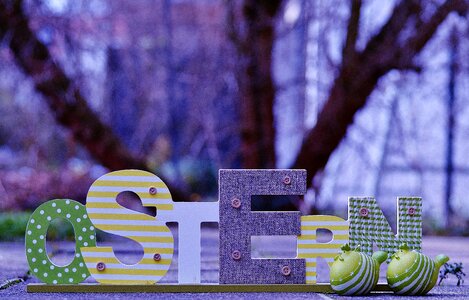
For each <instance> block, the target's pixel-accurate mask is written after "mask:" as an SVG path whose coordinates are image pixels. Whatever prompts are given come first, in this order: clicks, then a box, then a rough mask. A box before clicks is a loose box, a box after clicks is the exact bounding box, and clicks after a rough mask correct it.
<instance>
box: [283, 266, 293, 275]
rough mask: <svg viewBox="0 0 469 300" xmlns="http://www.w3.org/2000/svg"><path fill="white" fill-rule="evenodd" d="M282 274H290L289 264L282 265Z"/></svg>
mask: <svg viewBox="0 0 469 300" xmlns="http://www.w3.org/2000/svg"><path fill="white" fill-rule="evenodd" d="M282 274H283V275H284V276H288V275H290V274H291V269H290V267H289V266H283V267H282Z"/></svg>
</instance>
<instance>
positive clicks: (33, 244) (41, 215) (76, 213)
mask: <svg viewBox="0 0 469 300" xmlns="http://www.w3.org/2000/svg"><path fill="white" fill-rule="evenodd" d="M57 218H62V219H65V220H67V221H69V222H70V223H71V224H72V226H73V229H74V232H75V244H76V246H75V257H74V259H73V261H72V262H71V263H70V264H69V265H67V266H57V265H55V264H54V263H53V262H51V261H50V259H49V257H48V255H47V251H46V236H47V229H48V228H49V224H50V222H51V221H52V220H54V219H57ZM25 243H26V257H27V259H28V263H29V268H30V269H31V272H32V273H33V274H34V275H35V276H36V277H38V278H39V279H40V280H41V281H43V282H44V283H47V284H77V283H80V282H82V281H83V280H85V279H86V278H87V277H88V276H90V273H89V271H88V269H87V267H86V264H85V262H84V260H83V257H82V256H81V251H80V247H94V246H96V231H95V228H94V226H93V224H92V223H91V221H90V219H89V218H88V214H87V213H86V207H85V206H84V205H82V204H81V203H79V202H77V201H74V200H70V199H55V200H51V201H48V202H46V203H44V204H42V205H41V206H39V207H38V208H37V209H36V210H35V211H34V213H33V214H32V215H31V217H30V219H29V222H28V225H27V227H26V235H25Z"/></svg>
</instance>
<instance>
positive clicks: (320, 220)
mask: <svg viewBox="0 0 469 300" xmlns="http://www.w3.org/2000/svg"><path fill="white" fill-rule="evenodd" d="M318 229H327V230H330V231H331V232H332V240H331V241H330V242H328V243H318V242H317V241H316V231H317V230H318ZM348 231H349V222H348V221H346V220H344V219H342V218H340V217H336V216H327V215H315V216H302V217H301V235H300V236H299V237H298V245H297V247H298V258H304V259H305V260H306V283H307V284H315V283H316V281H317V272H316V262H317V258H318V257H322V258H324V259H325V260H326V261H327V264H328V265H329V267H330V266H331V265H332V263H333V262H334V258H335V257H336V256H337V254H338V253H339V250H340V247H342V245H344V244H345V243H347V242H348V240H349V234H348Z"/></svg>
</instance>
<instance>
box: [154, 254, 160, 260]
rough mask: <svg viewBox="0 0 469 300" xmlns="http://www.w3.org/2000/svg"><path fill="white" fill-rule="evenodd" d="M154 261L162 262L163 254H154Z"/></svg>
mask: <svg viewBox="0 0 469 300" xmlns="http://www.w3.org/2000/svg"><path fill="white" fill-rule="evenodd" d="M153 260H154V261H160V260H161V254H159V253H155V254H153Z"/></svg>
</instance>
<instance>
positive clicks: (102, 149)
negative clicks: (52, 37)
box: [0, 0, 189, 200]
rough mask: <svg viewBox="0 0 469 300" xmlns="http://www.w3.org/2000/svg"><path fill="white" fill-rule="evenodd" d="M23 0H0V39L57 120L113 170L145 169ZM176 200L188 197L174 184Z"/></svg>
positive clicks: (172, 190)
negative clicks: (41, 33) (32, 23)
mask: <svg viewBox="0 0 469 300" xmlns="http://www.w3.org/2000/svg"><path fill="white" fill-rule="evenodd" d="M22 4H23V1H21V0H3V1H0V39H4V38H5V37H9V39H8V40H6V43H7V44H8V46H9V48H10V50H11V52H12V53H13V56H14V58H15V60H16V62H17V63H18V65H19V66H20V67H21V69H22V70H23V71H24V72H25V73H26V74H27V75H29V76H30V78H31V79H32V81H33V83H34V86H35V88H36V90H37V91H38V92H40V93H41V94H42V95H43V96H44V100H45V101H46V102H47V104H48V106H49V108H50V110H51V112H52V113H53V114H54V117H55V119H56V121H57V122H58V123H59V124H61V125H63V126H64V127H66V128H67V129H69V130H70V131H71V132H72V134H73V137H74V139H75V140H76V141H78V142H79V143H81V144H82V145H83V146H85V148H86V149H87V150H88V152H89V153H90V154H91V156H92V157H93V158H95V159H96V160H97V161H98V162H99V163H101V164H102V165H103V166H104V167H106V168H108V169H110V170H118V169H129V168H136V169H143V170H147V169H148V166H147V165H146V163H145V162H144V159H143V158H141V157H137V156H135V155H133V154H132V153H131V152H130V151H129V150H128V149H127V147H126V146H125V145H124V144H123V143H122V142H121V141H120V140H119V139H118V138H117V137H116V136H115V134H114V133H113V132H112V130H111V128H109V127H108V126H106V125H105V124H103V123H102V122H101V120H100V118H99V116H98V115H97V114H96V113H95V112H94V111H93V110H92V109H91V108H90V107H89V106H88V104H87V102H86V100H85V99H84V98H83V95H82V94H81V93H80V90H79V88H78V87H77V86H76V85H74V84H73V82H72V80H71V79H70V78H69V77H68V76H67V75H66V74H65V72H64V71H63V70H62V68H61V67H60V66H59V65H58V64H57V63H56V62H55V61H54V59H53V58H52V57H51V54H50V53H49V50H48V49H47V47H46V46H45V45H44V44H43V43H42V42H41V41H39V40H38V39H37V37H36V35H35V33H34V32H33V31H32V30H31V28H30V27H29V20H28V17H27V16H26V15H25V14H24V12H23V9H22ZM171 192H172V194H173V197H174V198H175V199H177V200H184V199H185V200H187V199H189V197H188V196H187V194H186V193H185V192H182V191H180V190H179V189H178V188H175V187H172V188H171Z"/></svg>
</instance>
